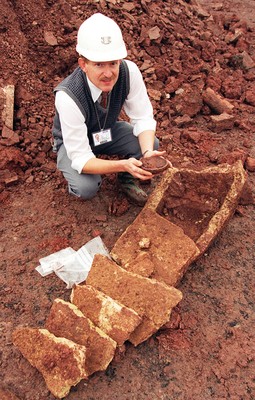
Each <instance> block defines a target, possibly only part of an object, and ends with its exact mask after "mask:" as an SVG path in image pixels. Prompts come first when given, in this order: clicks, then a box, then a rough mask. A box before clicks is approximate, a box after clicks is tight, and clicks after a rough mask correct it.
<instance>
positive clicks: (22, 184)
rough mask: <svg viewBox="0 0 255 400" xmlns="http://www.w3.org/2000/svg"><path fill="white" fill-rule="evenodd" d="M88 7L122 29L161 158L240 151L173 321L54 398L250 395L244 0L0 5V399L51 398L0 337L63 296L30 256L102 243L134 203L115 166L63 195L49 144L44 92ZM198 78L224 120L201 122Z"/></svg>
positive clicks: (252, 74)
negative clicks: (234, 183)
mask: <svg viewBox="0 0 255 400" xmlns="http://www.w3.org/2000/svg"><path fill="white" fill-rule="evenodd" d="M199 4H200V5H201V6H199ZM97 10H98V11H101V12H104V13H106V14H107V15H109V16H112V17H113V18H115V19H116V20H117V21H118V22H119V24H120V25H121V27H122V29H123V33H124V37H125V39H126V42H127V44H128V47H129V58H130V59H132V60H134V61H136V62H137V63H138V65H139V67H140V68H141V71H142V73H143V75H144V78H145V81H146V84H147V87H148V92H149V95H150V97H151V99H152V102H153V106H154V110H155V118H156V119H157V120H158V129H157V134H158V136H159V138H160V142H161V148H162V149H164V150H166V152H167V157H168V158H169V160H170V161H171V162H172V163H173V165H174V166H176V167H178V166H195V167H199V168H200V167H201V168H202V167H203V166H207V165H214V164H220V163H225V162H228V163H232V162H233V161H235V160H236V159H241V160H242V161H243V164H244V167H245V169H246V171H247V187H246V191H245V193H244V194H243V196H242V198H241V200H240V204H239V206H238V208H237V210H236V213H235V214H234V216H233V217H232V219H231V220H230V222H229V223H228V225H227V227H226V228H225V229H224V230H223V231H222V232H221V234H220V235H219V236H218V238H217V240H216V241H215V242H214V244H213V245H212V246H211V247H210V248H209V250H208V251H207V252H206V254H204V255H203V256H202V257H201V258H200V259H199V260H198V261H197V262H196V263H194V264H193V265H191V267H190V268H189V270H188V272H187V273H186V274H185V276H184V278H183V280H182V282H181V284H180V285H179V287H178V288H179V289H180V290H181V291H182V293H183V300H182V301H181V303H180V304H179V305H178V307H177V308H176V310H174V313H173V317H174V318H173V322H172V325H171V326H168V328H167V329H162V330H160V331H159V332H157V333H156V334H155V335H154V336H152V337H151V338H150V339H148V340H147V341H146V342H144V343H142V344H140V345H139V346H137V347H134V346H132V345H131V344H129V343H126V345H125V348H123V349H122V352H120V353H118V355H116V357H115V359H114V360H113V361H112V362H111V364H110V366H109V367H108V368H107V370H106V371H105V372H100V373H95V374H94V375H93V376H91V377H90V378H89V379H88V380H87V381H84V380H83V381H81V382H80V383H79V384H78V385H77V386H76V387H74V388H73V389H72V390H71V392H70V394H69V395H68V396H67V397H66V398H67V399H68V400H99V399H104V400H131V399H132V400H133V399H134V400H138V399H139V400H145V399H146V400H177V399H181V400H205V399H217V400H223V399H230V400H252V399H255V356H254V355H255V333H254V323H255V317H254V312H255V308H254V304H255V296H254V287H255V274H254V266H255V261H254V250H255V239H254V231H255V210H254V203H255V201H254V198H255V194H254V183H255V177H254V176H255V174H254V170H255V167H254V158H255V113H254V111H255V108H254V107H255V95H254V93H255V90H254V89H255V64H254V63H255V45H254V43H255V42H254V39H255V33H254V32H255V31H254V29H255V22H254V21H255V1H254V0H245V1H236V0H232V1H227V0H223V1H222V2H208V1H206V0H203V1H202V0H200V2H199V3H198V2H196V1H181V0H177V1H173V0H159V1H157V2H153V1H151V0H142V1H140V0H136V1H134V2H130V1H123V0H119V1H117V0H106V1H105V0H98V1H87V2H82V1H79V0H71V1H69V2H66V1H65V0H57V1H51V0H42V1H40V2H39V3H38V2H32V1H31V0H24V1H22V2H21V1H19V0H17V1H14V0H13V1H8V0H3V1H2V5H1V10H0V37H1V43H2V44H3V47H2V51H1V76H0V83H1V86H4V85H6V84H13V85H15V110H14V126H13V129H6V128H5V127H4V126H3V124H2V125H1V126H0V128H1V136H0V201H1V213H0V224H1V225H0V234H1V241H0V253H1V260H0V265H1V274H0V295H1V306H0V313H1V314H0V354H1V357H0V366H1V369H0V378H1V383H0V398H1V399H4V400H15V399H19V400H53V399H54V397H53V395H52V394H51V393H50V392H49V391H48V389H47V387H46V385H45V382H44V380H43V378H42V376H41V374H40V373H39V372H38V371H37V370H36V369H34V368H33V367H32V366H31V365H30V364H29V363H28V362H27V361H26V360H25V359H24V358H23V356H22V355H21V353H20V352H19V350H18V349H17V348H15V347H14V346H13V344H12V336H11V335H12V332H13V330H14V329H15V327H17V326H18V325H27V326H33V327H43V326H44V322H45V319H46V317H47V315H48V312H49V309H50V307H51V305H52V301H53V300H54V299H55V298H56V297H60V298H62V299H65V300H69V296H70V290H69V289H66V285H65V284H64V282H62V281H61V280H60V279H59V278H58V277H56V276H55V275H54V274H51V275H48V276H47V277H44V278H42V277H41V276H40V275H39V273H38V272H37V271H35V268H36V267H37V265H38V264H39V259H40V258H42V257H44V256H46V255H49V254H51V253H53V252H55V251H57V250H60V249H62V248H66V247H68V246H71V247H72V248H73V249H75V250H78V249H79V248H80V247H81V246H82V245H83V244H85V243H86V242H87V241H89V240H90V239H92V238H93V237H95V236H97V235H100V236H101V238H102V239H103V241H104V243H105V245H106V246H107V247H108V249H109V250H110V249H111V248H112V247H113V245H114V243H115V242H116V240H117V239H118V237H119V236H120V235H121V233H122V232H123V231H124V230H125V228H126V227H127V226H128V225H129V224H130V223H132V221H133V220H134V218H135V217H136V216H137V214H138V213H139V211H140V210H141V209H140V208H139V207H136V206H134V205H132V204H129V203H128V202H127V200H126V199H125V198H124V197H122V196H121V194H120V193H118V189H117V185H116V179H115V178H116V177H115V176H114V175H111V176H106V177H104V180H103V185H102V188H101V190H100V192H99V194H98V195H97V197H95V198H94V199H92V200H91V201H80V200H77V199H75V198H73V197H70V196H69V195H68V193H67V190H66V185H65V182H64V180H63V178H62V177H61V175H60V174H59V172H58V171H57V170H56V166H55V155H54V154H53V153H52V151H51V124H52V118H53V115H54V107H53V103H54V99H53V94H52V89H53V87H54V86H55V85H56V84H57V82H59V80H60V79H62V78H63V77H64V76H66V75H67V74H68V73H69V72H71V71H72V70H73V69H74V68H75V66H76V53H75V39H76V34H77V29H78V27H79V25H80V23H81V22H82V21H83V20H84V19H85V18H86V17H87V16H89V15H91V14H92V13H94V12H95V11H97ZM206 87H211V88H212V89H213V90H215V91H216V92H218V93H219V94H221V95H222V96H223V97H224V98H225V99H227V100H228V101H229V102H230V103H231V104H232V105H234V109H233V113H232V115H233V119H231V118H230V119H228V118H227V119H226V120H224V121H223V122H222V121H220V122H218V123H215V122H214V119H213V118H212V117H213V116H215V115H216V114H217V113H215V112H213V111H212V110H211V109H210V107H209V106H208V105H207V104H205V102H203V100H202V97H201V92H202V90H203V89H204V88H206ZM158 179H159V178H158V177H157V178H156V179H155V180H154V183H153V184H152V186H147V185H146V186H144V187H145V190H147V191H148V192H149V191H150V190H152V189H153V185H155V184H157V180H158Z"/></svg>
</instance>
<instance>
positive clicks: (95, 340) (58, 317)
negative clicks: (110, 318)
mask: <svg viewBox="0 0 255 400" xmlns="http://www.w3.org/2000/svg"><path fill="white" fill-rule="evenodd" d="M45 327H46V328H47V329H48V330H49V331H50V332H51V333H53V334H54V335H55V336H57V337H65V338H67V339H69V340H72V341H73V342H75V343H78V344H80V345H83V346H85V347H86V348H87V352H86V360H85V369H86V371H87V373H88V375H91V374H93V373H94V372H96V371H104V370H106V368H107V367H108V365H109V364H110V362H111V361H112V359H113V356H114V354H115V350H116V347H117V343H116V342H115V341H114V340H112V339H111V338H110V337H109V336H108V335H106V333H104V332H103V331H102V330H101V329H99V328H97V327H96V326H95V325H94V324H93V323H92V321H90V320H89V319H88V318H87V317H85V316H84V315H83V314H82V312H81V311H80V310H79V309H78V308H77V307H76V306H75V305H74V304H72V303H69V302H66V301H64V300H61V299H55V300H54V302H53V305H52V307H51V310H50V314H49V315H48V318H47V320H46V325H45Z"/></svg>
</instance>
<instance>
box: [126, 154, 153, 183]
mask: <svg viewBox="0 0 255 400" xmlns="http://www.w3.org/2000/svg"><path fill="white" fill-rule="evenodd" d="M141 165H142V161H139V160H137V159H136V158H129V159H128V160H125V172H129V173H130V174H131V175H133V176H134V177H135V178H138V179H141V180H142V181H146V180H148V179H151V178H152V176H153V175H152V173H151V172H148V171H144V170H143V169H142V168H140V167H141Z"/></svg>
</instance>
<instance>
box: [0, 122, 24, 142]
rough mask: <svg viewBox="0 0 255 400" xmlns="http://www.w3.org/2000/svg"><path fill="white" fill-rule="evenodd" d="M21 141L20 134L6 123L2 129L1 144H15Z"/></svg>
mask: <svg viewBox="0 0 255 400" xmlns="http://www.w3.org/2000/svg"><path fill="white" fill-rule="evenodd" d="M19 142H20V138H19V135H18V134H17V133H16V132H14V131H13V130H12V129H10V128H8V127H7V126H6V125H4V126H3V129H2V139H1V140H0V144H3V145H5V146H13V145H14V144H17V143H19Z"/></svg>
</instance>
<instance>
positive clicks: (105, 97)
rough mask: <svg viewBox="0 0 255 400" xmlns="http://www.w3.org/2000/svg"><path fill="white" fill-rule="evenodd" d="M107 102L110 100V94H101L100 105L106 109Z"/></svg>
mask: <svg viewBox="0 0 255 400" xmlns="http://www.w3.org/2000/svg"><path fill="white" fill-rule="evenodd" d="M107 100H108V92H102V93H101V101H100V104H101V106H102V107H104V108H106V107H107Z"/></svg>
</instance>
